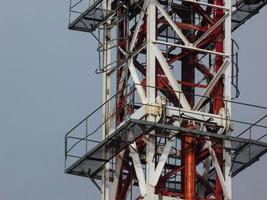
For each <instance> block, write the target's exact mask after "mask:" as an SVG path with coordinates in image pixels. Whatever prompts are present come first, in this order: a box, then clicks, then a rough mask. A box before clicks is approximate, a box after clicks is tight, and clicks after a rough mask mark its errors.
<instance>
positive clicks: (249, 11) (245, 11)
mask: <svg viewBox="0 0 267 200" xmlns="http://www.w3.org/2000/svg"><path fill="white" fill-rule="evenodd" d="M266 4H267V0H264V1H260V2H259V3H256V4H250V5H248V4H245V1H244V0H240V1H237V2H236V3H235V4H234V5H233V6H234V7H236V11H235V12H233V14H232V31H234V30H236V29H237V28H238V27H239V26H240V25H242V24H243V23H245V22H246V21H247V20H248V19H249V18H251V17H252V16H254V15H256V14H257V13H258V12H259V10H260V9H261V8H262V7H264V6H265V5H266Z"/></svg>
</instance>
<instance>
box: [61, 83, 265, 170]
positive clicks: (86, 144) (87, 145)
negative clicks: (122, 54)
mask: <svg viewBox="0 0 267 200" xmlns="http://www.w3.org/2000/svg"><path fill="white" fill-rule="evenodd" d="M139 87H140V85H139ZM147 87H149V86H147ZM156 89H157V90H158V91H160V90H161V91H162V90H166V89H163V88H156ZM169 92H175V91H169ZM176 92H177V91H176ZM122 93H123V94H124V95H125V96H126V98H125V102H124V105H123V106H122V107H121V108H120V109H118V108H116V102H117V100H118V96H119V95H120V94H122ZM135 93H136V85H132V86H130V85H127V86H125V87H124V88H123V89H122V90H121V91H119V92H117V93H116V94H114V95H113V96H112V97H111V98H110V99H109V100H107V101H106V102H104V103H103V104H101V105H100V106H99V107H98V108H96V109H95V110H94V111H93V112H92V113H91V114H90V115H88V116H86V117H85V118H84V119H83V120H81V121H80V122H79V123H78V124H77V125H76V126H74V127H73V128H72V129H71V130H70V131H68V133H67V134H66V135H65V168H67V166H68V164H67V160H68V159H70V158H72V159H71V160H69V161H70V162H68V163H69V164H71V163H73V162H74V161H76V160H78V159H80V158H81V157H82V156H84V155H85V154H86V153H87V152H89V151H90V149H91V148H93V147H94V146H95V145H96V144H98V143H100V142H101V141H102V132H101V130H102V128H103V125H104V124H105V123H107V122H108V123H109V125H110V126H111V127H112V128H111V129H110V131H111V132H112V130H113V131H114V130H116V128H117V127H118V126H119V124H118V123H116V118H117V117H118V115H119V113H120V112H123V113H124V118H123V120H122V121H127V120H128V119H130V117H131V113H133V112H134V110H137V109H139V108H140V107H142V106H153V107H155V106H157V105H149V104H143V103H140V102H139V100H138V99H137V98H136V94H135ZM178 93H179V94H181V93H180V92H178ZM193 96H194V98H200V97H204V96H202V95H197V94H194V95H193ZM205 98H206V99H209V100H210V101H214V100H216V99H217V100H222V101H223V102H224V104H225V105H228V104H229V103H231V105H232V107H233V108H234V109H237V110H239V111H242V110H244V111H246V113H247V114H249V115H250V116H252V117H253V118H255V117H257V116H258V114H259V113H261V114H262V115H263V117H261V118H260V119H259V120H257V121H256V120H253V121H256V122H255V123H254V122H253V123H251V122H248V121H247V120H246V119H242V116H246V115H242V116H241V115H239V116H238V117H237V118H238V119H235V118H234V117H231V118H230V116H227V115H226V116H225V117H222V116H220V115H217V116H216V115H215V116H214V117H213V118H214V119H217V120H224V121H228V123H231V124H235V128H234V129H235V130H234V131H233V132H232V134H231V135H233V136H236V137H240V138H241V137H242V138H246V139H253V140H256V141H263V142H267V141H266V138H267V137H266V135H267V125H266V124H267V120H266V119H267V107H263V106H258V105H253V104H248V103H243V102H238V101H233V100H226V99H221V98H214V97H208V96H206V97H205ZM107 104H109V106H110V107H111V106H115V107H114V109H113V111H112V112H110V113H109V115H108V116H107V117H106V119H105V120H103V118H102V116H103V113H102V109H103V108H104V106H106V105H107ZM167 105H169V106H170V105H171V106H172V107H171V108H167V109H169V111H171V109H174V110H176V111H177V112H178V113H179V114H178V116H177V117H178V118H179V120H183V121H193V122H195V123H198V124H202V127H203V126H210V127H214V129H216V127H217V128H220V127H219V126H218V125H216V124H215V123H214V122H213V121H212V120H211V119H208V120H206V121H203V120H200V118H201V117H202V118H203V117H207V116H209V113H206V114H205V113H199V114H196V113H194V112H193V111H190V110H187V111H185V110H183V109H182V107H181V106H180V105H178V106H176V107H173V105H172V103H171V102H170V101H168V102H167ZM129 110H131V111H129ZM253 112H254V114H255V115H254V116H253ZM192 113H194V114H195V115H196V116H197V115H199V117H195V118H194V117H191V116H192ZM95 116H97V117H95ZM144 120H145V119H144ZM264 120H266V121H264ZM161 123H165V122H161ZM263 123H264V124H263ZM92 124H93V127H92ZM248 133H249V134H248Z"/></svg>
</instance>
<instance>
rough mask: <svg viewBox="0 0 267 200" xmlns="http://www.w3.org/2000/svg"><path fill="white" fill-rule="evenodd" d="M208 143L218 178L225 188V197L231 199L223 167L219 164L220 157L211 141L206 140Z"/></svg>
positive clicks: (223, 188)
mask: <svg viewBox="0 0 267 200" xmlns="http://www.w3.org/2000/svg"><path fill="white" fill-rule="evenodd" d="M206 144H207V146H208V149H209V152H210V155H211V158H212V161H213V163H214V166H215V170H216V174H217V176H218V178H219V180H220V184H221V187H222V190H223V194H224V197H225V199H227V200H229V196H228V192H227V189H226V183H225V180H224V176H223V173H222V170H221V167H220V165H219V162H218V159H217V157H216V153H215V152H214V150H213V148H212V147H211V141H206Z"/></svg>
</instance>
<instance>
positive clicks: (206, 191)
mask: <svg viewBox="0 0 267 200" xmlns="http://www.w3.org/2000/svg"><path fill="white" fill-rule="evenodd" d="M88 3H89V6H88ZM266 3H267V1H266V0H264V1H255V0H254V1H248V0H246V1H245V0H237V1H236V2H232V1H230V0H204V1H202V0H201V1H194V0H193V1H191V0H168V1H159V0H128V1H118V0H95V1H89V2H88V1H83V0H79V1H77V2H74V1H71V4H70V13H71V14H76V17H74V20H72V18H71V19H70V25H69V28H70V29H72V30H78V31H84V32H90V33H92V34H93V36H94V37H95V38H96V39H97V40H98V42H99V46H98V49H97V50H98V52H99V58H100V59H99V69H98V70H97V71H96V72H97V73H99V74H102V75H103V104H102V105H101V106H100V107H99V108H97V109H96V110H95V111H94V112H93V114H95V113H97V112H98V111H99V112H102V114H101V116H102V120H101V123H100V125H99V126H97V128H96V129H95V130H94V131H92V132H90V131H89V129H90V128H89V126H90V124H89V120H90V118H91V117H92V116H93V114H91V115H89V116H88V117H86V118H85V119H84V120H83V121H81V122H80V123H79V124H78V125H77V126H75V127H74V128H73V129H72V130H71V131H70V132H68V133H67V135H66V137H65V146H66V149H65V158H66V161H69V160H70V159H74V160H71V161H70V164H68V163H66V173H69V174H74V175H78V176H84V177H88V178H90V179H91V180H92V181H93V182H94V183H95V185H96V186H97V187H98V188H99V189H100V190H101V192H102V199H103V200H109V199H111V200H124V199H145V200H152V199H153V200H154V199H155V200H156V199H164V200H175V199H186V200H196V199H198V200H208V199H209V200H211V199H216V200H223V199H224V200H228V199H232V186H231V182H232V177H233V176H235V175H236V174H238V173H239V172H240V171H242V170H243V169H245V168H246V167H248V166H250V165H251V164H252V163H254V162H255V161H256V160H257V159H258V158H259V157H260V156H262V155H263V154H264V153H265V152H266V150H267V143H265V142H264V140H263V139H264V136H265V135H264V136H262V137H261V138H260V139H256V138H253V136H252V135H251V133H250V134H249V135H248V137H247V136H244V133H246V132H247V131H251V129H252V127H255V126H257V125H258V123H259V122H261V121H262V120H264V119H265V117H266V115H265V116H264V117H262V118H261V119H260V120H258V121H257V122H256V123H251V124H248V125H249V126H248V127H247V128H246V129H245V130H244V131H242V132H241V134H234V130H235V129H234V128H233V124H234V123H238V122H237V121H236V120H233V118H232V105H233V104H235V103H237V102H235V101H233V99H234V98H236V97H237V96H238V94H239V91H238V79H237V77H238V65H237V63H238V62H237V55H238V54H237V49H238V46H237V44H236V43H235V42H234V41H233V39H232V32H233V31H234V30H235V29H237V28H238V27H239V26H240V25H241V24H243V23H244V22H245V21H246V20H248V19H249V18H250V17H252V16H254V15H255V14H256V13H257V12H258V11H259V10H260V9H261V8H262V7H263V6H264V5H266ZM79 9H81V10H82V11H78V10H79ZM70 17H72V15H70ZM240 104H241V105H244V106H251V107H253V106H252V105H248V104H246V105H245V104H242V103H238V105H240ZM261 109H265V113H266V110H267V109H266V108H263V107H261ZM261 126H262V128H267V127H265V126H263V125H261ZM80 127H85V129H83V130H85V135H79V134H80V133H81V131H80V130H79V131H77V129H79V128H80ZM98 130H102V134H101V135H102V140H101V141H95V139H91V138H90V137H91V136H93V135H98V136H99V135H100V134H97V132H98ZM77 132H78V133H77ZM82 134H84V133H82ZM95 138H97V136H95ZM98 139H99V138H98ZM91 142H95V143H98V144H96V145H93V146H90V143H91ZM84 147H85V152H84V150H82V149H83V148H84ZM90 148H91V149H90ZM73 151H74V152H73ZM77 154H79V155H80V156H77ZM67 159H68V160H67ZM96 180H102V185H101V186H99V182H97V181H96Z"/></svg>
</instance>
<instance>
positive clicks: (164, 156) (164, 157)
mask: <svg viewBox="0 0 267 200" xmlns="http://www.w3.org/2000/svg"><path fill="white" fill-rule="evenodd" d="M172 143H173V140H170V139H168V140H167V142H166V144H165V147H164V149H163V152H162V154H161V156H160V159H159V162H158V165H157V167H156V170H155V174H154V176H153V178H152V180H151V183H150V184H151V185H152V186H153V187H155V186H156V185H157V183H158V181H159V177H160V175H161V172H162V170H163V167H164V165H165V163H166V161H167V159H168V156H169V152H170V149H171V147H172Z"/></svg>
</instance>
